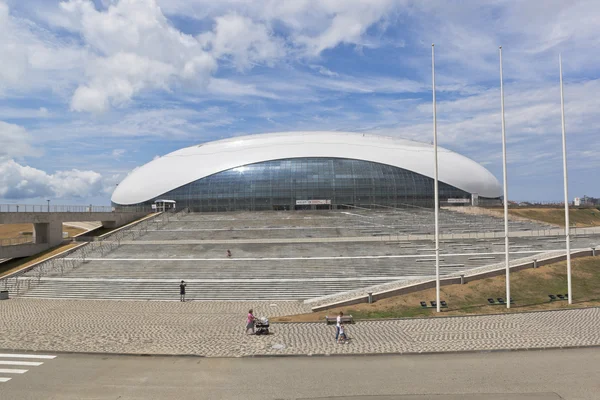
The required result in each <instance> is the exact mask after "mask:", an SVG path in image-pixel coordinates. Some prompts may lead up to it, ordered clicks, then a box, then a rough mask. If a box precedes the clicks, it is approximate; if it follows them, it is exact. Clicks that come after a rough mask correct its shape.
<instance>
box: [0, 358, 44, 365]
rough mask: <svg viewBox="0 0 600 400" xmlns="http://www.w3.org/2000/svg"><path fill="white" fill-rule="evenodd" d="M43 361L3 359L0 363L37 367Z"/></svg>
mask: <svg viewBox="0 0 600 400" xmlns="http://www.w3.org/2000/svg"><path fill="white" fill-rule="evenodd" d="M42 364H43V362H34V361H3V360H0V365H23V366H29V367H39V366H40V365H42Z"/></svg>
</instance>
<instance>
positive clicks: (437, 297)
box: [431, 43, 440, 312]
mask: <svg viewBox="0 0 600 400" xmlns="http://www.w3.org/2000/svg"><path fill="white" fill-rule="evenodd" d="M431 82H432V90H433V157H434V159H435V171H434V184H433V191H434V194H433V195H434V197H435V304H436V307H437V312H440V229H439V209H440V200H439V192H438V154H437V115H436V109H435V44H433V43H432V44H431Z"/></svg>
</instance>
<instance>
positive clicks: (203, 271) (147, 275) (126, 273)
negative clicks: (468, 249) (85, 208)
mask: <svg viewBox="0 0 600 400" xmlns="http://www.w3.org/2000/svg"><path fill="white" fill-rule="evenodd" d="M429 264H430V265H418V264H412V265H404V266H402V265H393V264H389V265H384V266H377V267H376V266H374V265H368V266H365V265H357V266H355V267H353V266H349V265H344V264H342V263H339V264H337V265H330V266H327V265H314V266H309V265H306V264H305V265H296V266H291V267H285V266H283V265H282V264H281V263H272V264H271V265H267V266H265V265H243V264H236V265H227V266H206V265H204V266H199V265H194V263H188V265H181V264H179V265H173V266H169V265H164V264H163V265H157V266H152V267H148V266H144V265H143V264H141V263H139V262H137V263H136V262H132V263H131V264H129V265H126V266H122V267H120V266H116V265H110V264H108V263H104V265H102V264H100V263H97V264H92V263H90V264H84V266H79V267H78V268H76V269H75V270H74V271H72V272H70V273H68V274H66V275H64V277H68V278H86V279H102V278H118V279H274V278H276V279H307V278H315V279H328V278H332V279H333V278H385V277H398V276H407V277H408V276H424V275H432V274H434V273H435V267H434V266H433V265H431V263H429ZM464 269H465V266H464V264H456V265H444V264H442V265H441V268H440V270H441V273H442V274H450V273H454V272H458V271H462V270H464ZM47 276H48V277H62V276H63V275H61V274H60V273H59V272H58V271H57V272H55V273H53V274H49V275H47ZM33 277H35V275H33Z"/></svg>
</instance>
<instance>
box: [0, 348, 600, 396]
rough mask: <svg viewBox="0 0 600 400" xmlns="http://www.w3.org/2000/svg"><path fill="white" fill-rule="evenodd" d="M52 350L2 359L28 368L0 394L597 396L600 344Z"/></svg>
mask: <svg viewBox="0 0 600 400" xmlns="http://www.w3.org/2000/svg"><path fill="white" fill-rule="evenodd" d="M2 353H8V352H6V351H4V352H2ZM3 356H4V357H5V358H2V357H3ZM56 356H57V357H56V358H54V359H46V360H42V361H43V365H37V366H18V367H11V366H9V365H0V368H24V369H25V368H26V369H27V372H26V373H18V374H12V375H11V377H12V379H10V380H9V381H6V382H1V383H0V399H2V400H29V399H31V400H33V399H35V400H38V399H61V400H62V399H77V400H80V399H119V400H123V399H140V400H142V399H144V400H148V399H238V398H239V399H245V400H246V399H261V400H263V399H301V398H302V399H325V398H328V399H329V398H335V399H337V400H426V399H432V400H463V399H464V400H476V399H477V400H554V399H568V400H583V399H590V400H592V399H594V400H597V399H599V398H600V348H587V349H570V350H542V351H518V352H493V353H465V354H438V355H411V356H357V357H349V356H347V357H285V358H283V357H281V358H197V357H143V356H112V355H86V354H56ZM6 357H7V354H3V355H0V363H1V362H2V361H1V360H18V359H19V358H18V357H13V358H10V357H9V358H6ZM26 365H27V364H26ZM0 375H1V374H0ZM3 376H6V374H5V375H3Z"/></svg>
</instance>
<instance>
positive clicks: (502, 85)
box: [499, 46, 510, 308]
mask: <svg viewBox="0 0 600 400" xmlns="http://www.w3.org/2000/svg"><path fill="white" fill-rule="evenodd" d="M499 51H500V104H501V110H502V178H503V183H504V262H505V266H506V308H510V266H509V260H508V180H507V177H506V131H505V125H504V78H503V76H502V46H500V47H499Z"/></svg>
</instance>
